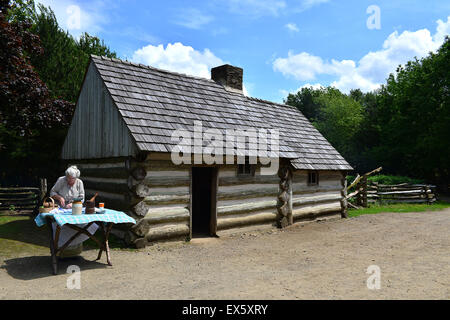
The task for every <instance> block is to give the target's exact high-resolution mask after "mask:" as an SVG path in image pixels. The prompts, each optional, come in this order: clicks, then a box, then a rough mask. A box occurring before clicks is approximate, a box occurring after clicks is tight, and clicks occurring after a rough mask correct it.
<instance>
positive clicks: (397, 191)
mask: <svg viewBox="0 0 450 320" xmlns="http://www.w3.org/2000/svg"><path fill="white" fill-rule="evenodd" d="M381 170H382V168H381V167H380V168H377V169H375V170H373V171H371V172H368V173H366V174H364V175H362V176H360V175H359V174H358V175H357V177H356V178H355V180H354V181H353V182H352V183H351V184H350V186H349V187H348V188H347V191H349V190H350V189H351V188H353V187H354V188H355V190H354V191H353V192H351V193H350V194H348V195H347V197H346V198H347V199H351V198H355V200H356V201H355V204H352V203H350V202H348V205H349V206H350V207H353V208H355V209H358V208H360V207H365V208H367V206H368V204H369V203H377V202H378V203H428V204H431V203H433V202H435V201H436V186H434V185H428V184H409V183H401V184H395V185H386V184H379V183H377V182H370V181H368V180H367V177H368V176H369V175H371V174H374V173H378V172H380V171H381Z"/></svg>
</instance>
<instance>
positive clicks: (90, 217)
mask: <svg viewBox="0 0 450 320" xmlns="http://www.w3.org/2000/svg"><path fill="white" fill-rule="evenodd" d="M84 209H85V208H83V212H82V214H80V215H73V214H72V209H54V210H52V211H50V212H48V213H40V214H39V215H38V216H37V217H36V218H35V219H34V221H35V222H36V225H37V226H38V227H41V226H43V225H45V224H46V220H45V218H46V217H48V216H53V218H54V219H55V221H56V223H57V224H58V225H60V226H63V225H65V224H66V223H69V224H84V223H89V222H93V221H100V222H112V223H134V224H136V220H134V219H133V218H131V217H130V216H129V215H127V214H125V213H124V212H121V211H115V210H111V209H104V213H96V214H85V212H84Z"/></svg>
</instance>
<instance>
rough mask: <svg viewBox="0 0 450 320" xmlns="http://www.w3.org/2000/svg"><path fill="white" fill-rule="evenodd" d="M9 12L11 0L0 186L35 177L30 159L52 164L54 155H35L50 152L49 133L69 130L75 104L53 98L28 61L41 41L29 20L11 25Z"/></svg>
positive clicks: (3, 61)
mask: <svg viewBox="0 0 450 320" xmlns="http://www.w3.org/2000/svg"><path fill="white" fill-rule="evenodd" d="M9 9H10V5H9V2H8V1H4V0H2V1H0V30H1V32H0V106H1V109H0V168H1V176H2V179H1V183H5V181H7V180H9V181H10V179H9V178H11V177H20V176H22V177H27V176H28V178H29V177H30V176H32V175H33V174H34V173H36V172H33V171H35V170H33V167H32V166H30V161H33V163H34V164H35V165H36V166H39V165H44V164H46V163H48V160H49V159H48V158H47V156H48V155H49V154H51V153H52V152H49V153H43V152H42V151H41V152H40V153H36V152H35V149H37V148H39V147H42V148H44V149H45V148H46V147H47V148H48V147H49V144H51V143H52V142H54V141H55V140H54V139H53V138H52V135H51V134H49V133H50V132H52V130H58V129H59V128H61V127H62V126H67V125H68V123H69V121H70V115H71V114H72V112H73V104H71V103H67V102H66V101H63V100H54V99H52V98H51V96H50V94H49V91H48V89H47V86H46V85H45V83H44V82H43V81H42V80H41V79H40V78H39V75H38V74H37V73H36V72H35V69H34V68H33V66H32V65H31V64H30V61H29V60H30V59H29V56H30V55H34V56H39V55H41V54H42V52H43V50H42V48H41V47H40V44H39V37H38V36H36V35H35V34H33V33H32V32H31V31H30V28H31V24H30V23H29V22H28V21H27V20H25V21H22V22H21V21H16V22H15V21H12V22H9V21H8V19H7V16H6V14H7V12H8V10H9ZM42 137H45V138H47V139H42ZM40 140H42V141H41V142H40ZM50 147H51V146H50ZM48 150H51V151H53V149H51V148H50V149H48ZM22 181H23V180H22ZM16 182H18V183H20V182H21V181H18V180H16Z"/></svg>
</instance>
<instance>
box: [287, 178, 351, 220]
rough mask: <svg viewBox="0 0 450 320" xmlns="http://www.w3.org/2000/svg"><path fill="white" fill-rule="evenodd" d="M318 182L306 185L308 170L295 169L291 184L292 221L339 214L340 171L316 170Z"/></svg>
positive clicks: (340, 210) (340, 198)
mask: <svg viewBox="0 0 450 320" xmlns="http://www.w3.org/2000/svg"><path fill="white" fill-rule="evenodd" d="M318 174H319V178H318V181H319V183H318V184H317V185H308V171H304V170H296V171H294V175H293V184H292V207H293V208H292V209H293V210H292V214H293V217H294V222H298V221H302V220H314V219H316V218H318V217H321V216H326V215H334V214H339V215H338V216H340V215H341V212H342V206H341V200H342V188H343V187H342V173H341V172H339V171H318Z"/></svg>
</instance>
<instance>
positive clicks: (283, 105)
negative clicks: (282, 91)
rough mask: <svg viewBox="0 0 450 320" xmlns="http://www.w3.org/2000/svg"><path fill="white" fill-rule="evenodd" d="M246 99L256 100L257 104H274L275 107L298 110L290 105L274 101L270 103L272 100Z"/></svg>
mask: <svg viewBox="0 0 450 320" xmlns="http://www.w3.org/2000/svg"><path fill="white" fill-rule="evenodd" d="M246 97H247V98H248V99H250V100H255V101H257V102H263V103H270V104H274V105H277V106H280V107H287V108H290V109H297V108H296V107H294V106H291V105H289V104H284V103H278V102H274V101H270V100H264V99H260V98H255V97H250V96H246Z"/></svg>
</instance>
